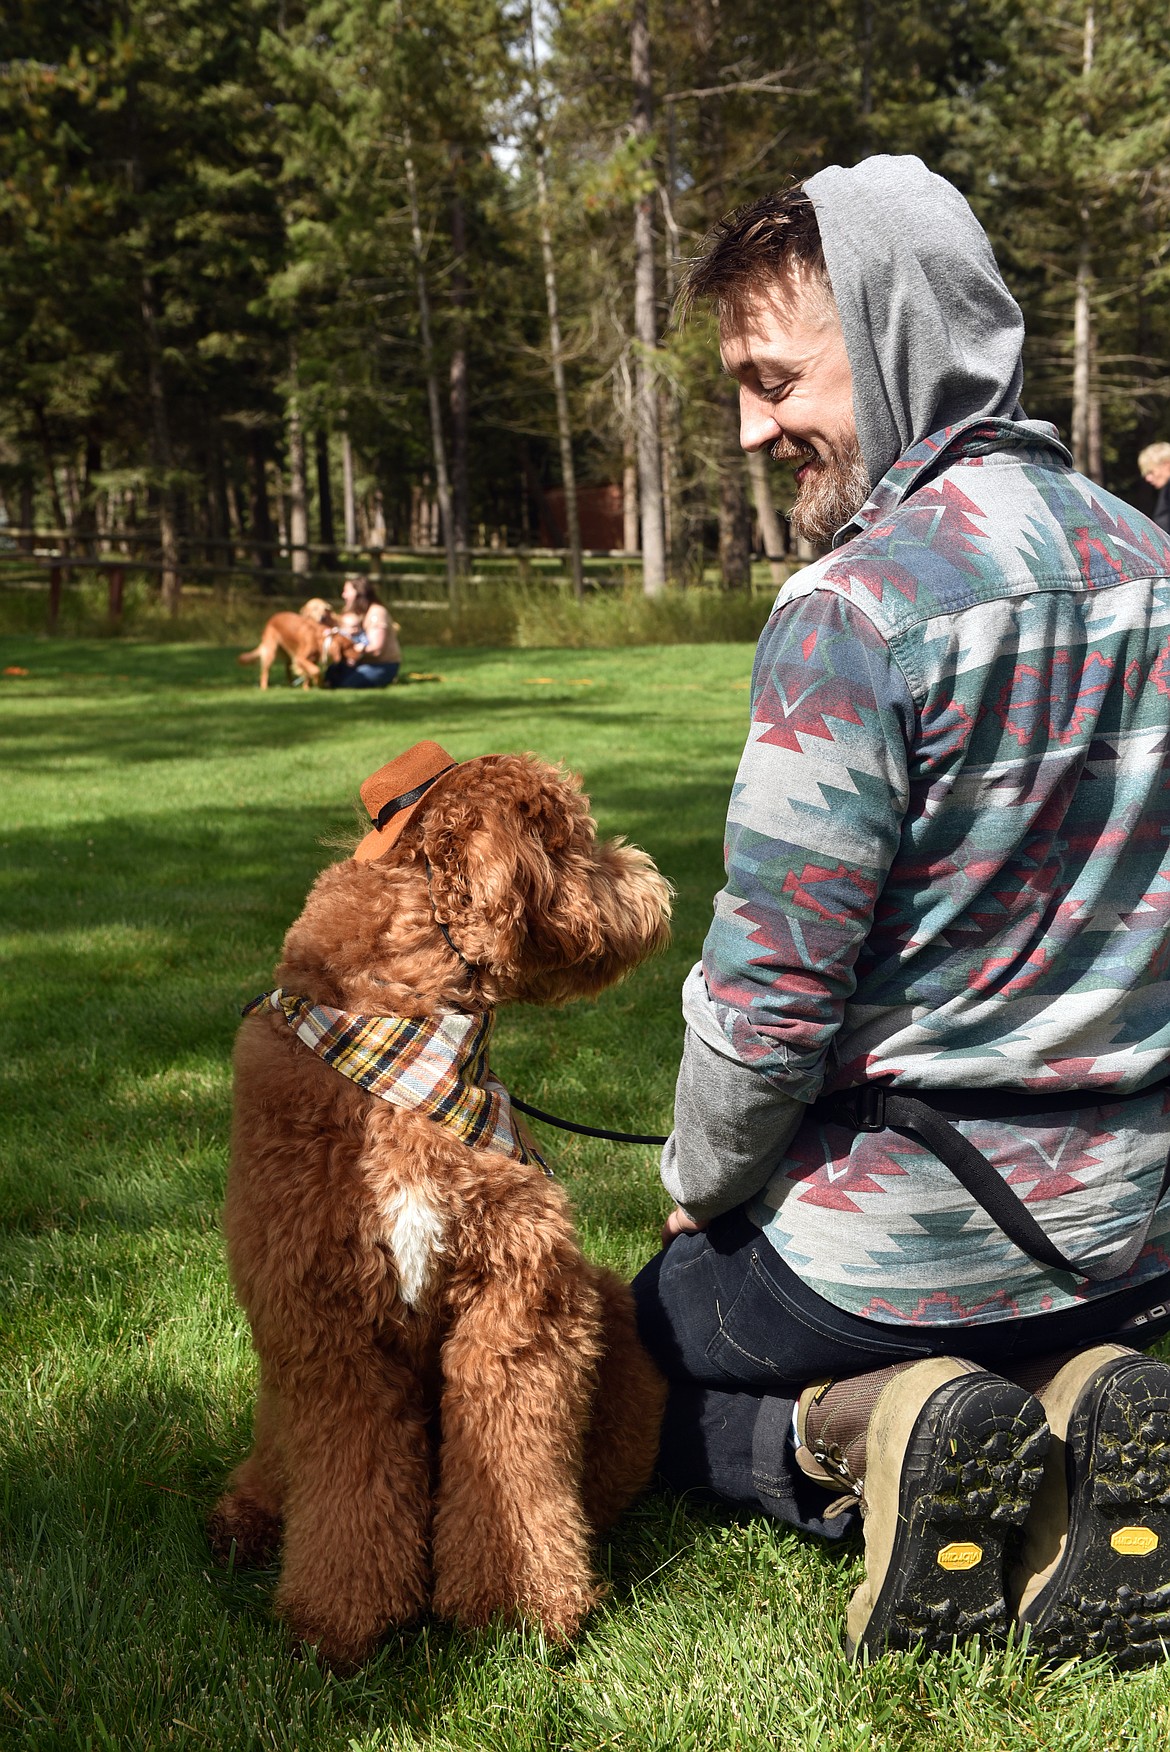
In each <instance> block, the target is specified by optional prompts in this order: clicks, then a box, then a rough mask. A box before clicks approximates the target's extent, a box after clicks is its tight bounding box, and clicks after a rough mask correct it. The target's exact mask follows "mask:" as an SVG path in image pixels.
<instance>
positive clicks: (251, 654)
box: [236, 645, 264, 663]
mask: <svg viewBox="0 0 1170 1752" xmlns="http://www.w3.org/2000/svg"><path fill="white" fill-rule="evenodd" d="M263 650H264V647H263V645H257V647H256V649H255V650H254V651H241V652H240V654H239V656H238V657H237V658H236V662H237V663H259V661H260V655H261V652H262V651H263Z"/></svg>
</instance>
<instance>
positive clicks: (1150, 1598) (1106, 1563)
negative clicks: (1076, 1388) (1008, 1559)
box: [1020, 1357, 1170, 1667]
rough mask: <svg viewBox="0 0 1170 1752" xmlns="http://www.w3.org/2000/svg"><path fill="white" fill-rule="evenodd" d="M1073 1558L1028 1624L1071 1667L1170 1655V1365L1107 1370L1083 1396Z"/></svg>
mask: <svg viewBox="0 0 1170 1752" xmlns="http://www.w3.org/2000/svg"><path fill="white" fill-rule="evenodd" d="M1065 1462H1066V1473H1067V1479H1068V1499H1069V1522H1068V1535H1067V1538H1066V1540H1065V1546H1064V1551H1063V1553H1062V1555H1061V1559H1060V1562H1059V1563H1058V1565H1057V1567H1056V1569H1055V1571H1054V1572H1053V1574H1052V1576H1051V1577H1050V1578H1049V1580H1048V1582H1047V1583H1046V1584H1045V1586H1044V1587H1043V1588H1042V1589H1041V1590H1040V1592H1039V1593H1038V1594H1037V1596H1036V1598H1035V1599H1034V1600H1033V1601H1032V1602H1031V1603H1030V1605H1029V1606H1028V1607H1027V1609H1026V1610H1025V1611H1024V1612H1023V1613H1021V1615H1020V1622H1021V1624H1028V1625H1031V1627H1032V1640H1033V1643H1034V1644H1038V1645H1039V1646H1040V1647H1042V1648H1043V1649H1044V1650H1045V1652H1046V1653H1048V1654H1050V1655H1052V1656H1054V1657H1056V1658H1057V1659H1061V1660H1065V1659H1068V1658H1070V1657H1072V1656H1076V1655H1087V1654H1093V1655H1108V1656H1110V1657H1111V1658H1112V1659H1113V1661H1114V1662H1115V1663H1116V1664H1117V1665H1118V1666H1119V1667H1145V1666H1148V1665H1150V1664H1151V1663H1152V1662H1155V1661H1160V1660H1162V1659H1163V1658H1164V1657H1165V1656H1166V1655H1167V1654H1168V1653H1170V1367H1168V1366H1167V1365H1166V1364H1165V1363H1161V1362H1158V1361H1157V1359H1156V1358H1154V1357H1132V1358H1123V1359H1121V1360H1120V1361H1118V1362H1115V1363H1113V1364H1112V1365H1107V1366H1106V1367H1105V1368H1104V1369H1103V1370H1102V1371H1101V1373H1100V1374H1098V1375H1095V1376H1094V1377H1093V1378H1092V1379H1091V1380H1090V1381H1089V1383H1088V1384H1087V1386H1086V1387H1085V1388H1084V1390H1083V1391H1082V1393H1081V1395H1080V1397H1079V1399H1078V1400H1077V1403H1076V1405H1075V1407H1074V1409H1073V1412H1072V1415H1071V1417H1070V1418H1069V1425H1068V1434H1067V1436H1066V1438H1065Z"/></svg>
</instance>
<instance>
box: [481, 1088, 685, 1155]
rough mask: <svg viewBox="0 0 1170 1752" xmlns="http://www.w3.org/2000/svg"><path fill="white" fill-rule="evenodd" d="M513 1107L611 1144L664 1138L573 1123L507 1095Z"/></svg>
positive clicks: (660, 1142)
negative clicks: (606, 1140) (603, 1139)
mask: <svg viewBox="0 0 1170 1752" xmlns="http://www.w3.org/2000/svg"><path fill="white" fill-rule="evenodd" d="M509 1099H510V1100H511V1103H512V1106H513V1107H518V1108H519V1109H520V1112H521V1113H526V1114H528V1116H529V1118H530V1119H543V1121H544V1123H545V1125H555V1126H556V1127H557V1128H558V1129H559V1130H560V1131H567V1132H579V1133H580V1134H581V1136H582V1137H584V1138H606V1139H608V1141H609V1142H610V1143H611V1144H664V1143H665V1142H666V1139H665V1138H663V1137H659V1136H658V1134H657V1133H651V1132H619V1131H606V1130H605V1128H604V1127H603V1126H600V1125H574V1123H573V1121H572V1120H571V1119H558V1118H557V1117H556V1115H555V1114H553V1113H543V1112H542V1111H541V1109H540V1108H539V1107H529V1105H528V1103H527V1101H517V1099H516V1097H515V1095H512V1096H510V1097H509Z"/></svg>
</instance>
